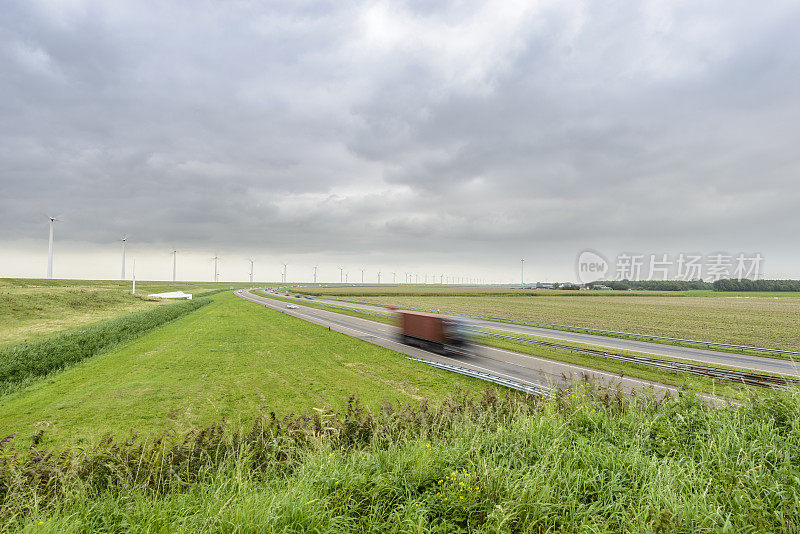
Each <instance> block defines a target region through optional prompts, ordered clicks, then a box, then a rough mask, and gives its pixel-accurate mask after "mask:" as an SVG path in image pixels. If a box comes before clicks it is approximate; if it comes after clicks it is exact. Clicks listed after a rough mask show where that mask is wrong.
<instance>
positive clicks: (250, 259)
mask: <svg viewBox="0 0 800 534" xmlns="http://www.w3.org/2000/svg"><path fill="white" fill-rule="evenodd" d="M247 261H249V262H250V283H251V284H252V283H253V258H248V260H247Z"/></svg>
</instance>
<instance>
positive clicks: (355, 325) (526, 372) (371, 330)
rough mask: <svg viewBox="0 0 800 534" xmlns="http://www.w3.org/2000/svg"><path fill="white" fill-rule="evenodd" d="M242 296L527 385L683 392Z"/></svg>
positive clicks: (339, 329)
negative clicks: (422, 345)
mask: <svg viewBox="0 0 800 534" xmlns="http://www.w3.org/2000/svg"><path fill="white" fill-rule="evenodd" d="M236 295H237V296H239V297H241V298H243V299H246V300H249V301H251V302H254V303H256V304H260V305H262V306H266V307H268V308H272V309H274V310H277V311H280V312H283V313H286V314H287V315H291V316H293V317H297V318H299V319H303V320H305V321H309V322H311V323H315V324H318V325H320V326H324V327H328V328H330V329H331V330H335V331H337V332H341V333H343V334H347V335H349V336H352V337H355V338H358V339H361V340H364V341H367V342H370V343H374V344H376V345H380V346H382V347H385V348H388V349H392V350H394V351H397V352H401V353H403V354H406V355H408V356H411V357H413V358H419V359H421V360H427V361H433V362H439V363H446V364H450V365H456V366H459V367H464V368H468V369H473V370H477V371H482V372H484V373H488V374H491V375H494V376H498V377H503V378H508V379H513V380H516V381H518V382H521V383H523V384H528V385H533V386H542V385H543V386H549V387H564V386H566V385H569V384H572V383H576V382H580V381H583V380H589V381H592V382H594V383H596V384H598V385H601V386H604V387H609V388H620V389H621V390H622V391H624V392H625V393H627V394H631V393H633V392H645V391H653V392H654V393H656V394H657V395H664V394H667V393H669V394H670V395H676V394H677V393H678V389H677V388H675V387H672V386H668V385H665V384H660V383H657V382H650V381H647V380H642V379H638V378H631V377H627V376H620V375H617V374H613V373H608V372H605V371H599V370H597V369H592V368H589V367H583V366H580V365H572V364H568V363H562V362H558V361H554V360H549V359H546V358H540V357H536V356H531V355H528V354H521V353H518V352H513V351H509V350H504V349H499V348H494V347H487V346H478V347H476V349H475V353H474V354H471V355H464V356H457V357H450V356H443V355H440V354H436V353H432V352H428V351H425V350H422V349H419V348H416V347H410V346H408V345H405V344H403V343H400V342H399V341H398V340H397V334H396V328H395V327H394V326H392V325H387V324H384V323H379V322H375V321H370V320H367V319H362V318H360V317H353V316H349V315H344V314H341V313H336V312H333V311H328V310H321V309H317V308H311V307H308V306H304V305H303V302H302V301H300V299H297V302H294V303H292V304H294V305H296V306H297V308H296V309H290V308H287V307H286V306H287V304H288V303H287V302H284V301H281V300H277V299H272V298H269V297H264V296H261V295H255V294H253V293H251V292H250V291H248V290H239V291H236ZM382 311H385V310H382ZM700 397H702V398H704V399H705V400H707V401H708V402H710V403H713V404H717V405H720V404H726V403H727V401H726V400H724V399H721V398H720V397H716V396H713V395H700Z"/></svg>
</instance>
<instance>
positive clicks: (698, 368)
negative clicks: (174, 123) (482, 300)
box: [472, 329, 800, 389]
mask: <svg viewBox="0 0 800 534" xmlns="http://www.w3.org/2000/svg"><path fill="white" fill-rule="evenodd" d="M472 332H474V333H476V334H480V335H484V336H489V337H494V338H499V339H506V340H509V341H516V342H520V343H528V344H531V345H540V346H544V347H550V348H556V349H561V350H567V351H570V352H577V353H580V354H587V355H591V356H600V357H603V358H608V359H612V360H617V361H622V362H626V363H637V364H640V365H646V366H648V367H655V368H658V369H664V370H667V371H674V372H680V373H690V374H695V375H700V376H707V377H710V378H714V379H717V380H728V381H731V382H738V383H740V384H747V385H750V386H759V387H765V388H771V389H785V388H786V387H788V386H800V380H797V379H794V378H789V377H782V376H773V375H765V374H760V373H750V372H746V371H736V370H732V369H720V368H718V367H709V366H706V365H696V364H691V363H683V362H676V361H672V360H661V359H658V358H649V357H646V356H633V355H630V354H618V353H615V352H607V351H604V350H597V349H587V348H580V347H573V346H571V345H562V344H560V343H552V342H550V341H540V340H537V339H528V338H524V337H516V336H507V335H504V334H497V333H495V332H487V331H485V330H478V329H472Z"/></svg>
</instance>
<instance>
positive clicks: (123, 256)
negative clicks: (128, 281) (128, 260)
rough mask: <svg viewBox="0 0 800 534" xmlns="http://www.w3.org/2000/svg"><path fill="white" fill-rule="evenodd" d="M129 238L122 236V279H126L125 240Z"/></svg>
mask: <svg viewBox="0 0 800 534" xmlns="http://www.w3.org/2000/svg"><path fill="white" fill-rule="evenodd" d="M127 240H128V237H127V236H122V274H121V275H120V278H119V279H120V280H125V242H126V241H127Z"/></svg>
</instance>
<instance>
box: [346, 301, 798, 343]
mask: <svg viewBox="0 0 800 534" xmlns="http://www.w3.org/2000/svg"><path fill="white" fill-rule="evenodd" d="M790 295H791V296H788V295H786V294H784V295H783V296H781V297H780V298H772V297H751V298H736V297H734V296H729V297H730V298H725V297H716V298H710V297H703V296H674V295H669V296H667V295H658V296H652V295H648V296H643V295H640V296H627V295H618V296H605V295H597V296H539V297H536V298H531V297H525V296H446V295H438V296H381V297H368V296H357V297H352V298H355V299H356V300H358V301H360V302H365V303H372V304H384V305H385V304H394V305H398V306H401V307H412V308H424V309H440V310H442V311H443V312H445V311H446V312H450V313H461V314H471V315H480V316H487V317H499V318H504V319H507V320H511V321H521V322H540V323H550V324H561V325H569V326H574V327H583V328H594V329H604V330H616V331H622V332H631V333H638V334H649V335H656V336H665V337H675V338H683V339H693V340H698V341H713V342H721V343H731V344H740V345H751V346H758V347H768V348H777V349H785V350H795V351H797V350H800V296H798V295H797V294H790ZM348 298H351V297H348Z"/></svg>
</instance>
